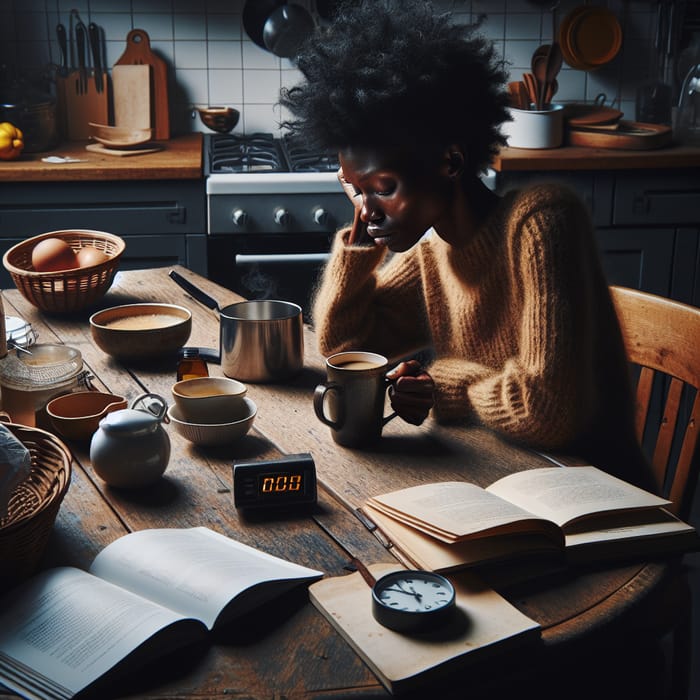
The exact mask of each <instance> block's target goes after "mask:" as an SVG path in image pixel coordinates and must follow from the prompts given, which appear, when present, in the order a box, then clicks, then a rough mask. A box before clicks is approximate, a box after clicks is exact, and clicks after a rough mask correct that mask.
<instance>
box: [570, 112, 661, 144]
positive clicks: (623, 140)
mask: <svg viewBox="0 0 700 700" xmlns="http://www.w3.org/2000/svg"><path fill="white" fill-rule="evenodd" d="M567 140H568V144H569V145H570V146H587V147H589V148H618V149H623V150H630V151H644V150H647V149H651V148H662V147H663V146H667V145H668V144H669V143H671V141H672V131H671V127H670V126H664V125H663V124H645V123H641V122H632V121H626V120H624V119H622V120H620V122H619V125H618V128H617V129H615V130H607V129H596V128H593V127H578V128H575V129H573V128H572V129H569V132H568V134H567Z"/></svg>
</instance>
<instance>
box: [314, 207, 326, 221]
mask: <svg viewBox="0 0 700 700" xmlns="http://www.w3.org/2000/svg"><path fill="white" fill-rule="evenodd" d="M313 215H314V222H315V223H317V224H318V225H319V226H325V225H326V224H327V223H328V212H327V211H326V210H325V209H324V208H323V207H316V208H315V209H314V212H313Z"/></svg>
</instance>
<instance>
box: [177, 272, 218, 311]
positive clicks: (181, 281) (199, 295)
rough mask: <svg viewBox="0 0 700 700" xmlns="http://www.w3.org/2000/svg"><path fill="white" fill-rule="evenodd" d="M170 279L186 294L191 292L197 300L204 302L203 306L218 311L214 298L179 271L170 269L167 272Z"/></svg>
mask: <svg viewBox="0 0 700 700" xmlns="http://www.w3.org/2000/svg"><path fill="white" fill-rule="evenodd" d="M168 274H169V275H170V277H171V278H172V280H173V281H174V282H175V283H176V284H178V285H179V286H180V287H182V288H183V289H184V290H185V291H186V292H187V293H188V294H191V295H192V296H193V297H194V298H195V299H196V300H197V301H199V302H201V303H202V304H204V306H206V307H208V308H210V309H213V310H214V311H220V309H219V305H218V304H217V302H216V300H215V299H212V298H211V297H210V296H209V295H208V294H206V293H205V292H203V291H202V290H201V289H200V288H199V287H195V285H193V284H192V282H190V281H189V280H186V279H185V278H184V277H183V276H182V275H181V274H180V273H179V272H175V270H170V272H168Z"/></svg>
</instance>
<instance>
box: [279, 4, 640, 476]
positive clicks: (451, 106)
mask: <svg viewBox="0 0 700 700" xmlns="http://www.w3.org/2000/svg"><path fill="white" fill-rule="evenodd" d="M473 29H474V28H473V27H464V26H462V27H460V26H456V25H455V24H453V23H452V22H451V20H450V18H449V17H448V16H447V15H442V14H438V13H436V12H435V11H434V10H433V9H432V8H431V6H430V4H429V3H428V2H424V1H423V0H420V1H416V2H414V1H413V0H408V1H406V2H398V3H396V2H393V3H392V2H390V1H389V0H359V1H358V0H355V2H352V3H349V4H347V5H345V6H343V7H341V9H340V11H339V13H338V15H337V16H336V18H335V20H334V22H333V23H332V24H331V25H330V26H328V27H327V28H324V29H321V30H319V31H318V32H317V33H316V34H315V36H313V37H312V38H311V39H310V40H309V41H308V42H307V44H306V46H305V47H304V49H303V50H302V52H301V54H300V56H299V58H298V67H299V70H300V71H301V73H302V74H303V76H304V80H303V82H302V83H301V84H299V85H297V86H295V87H294V88H291V89H289V90H286V91H283V93H282V98H281V104H282V105H283V106H284V107H285V108H286V109H288V110H289V113H290V114H291V115H292V117H291V118H290V119H289V120H288V121H287V122H285V126H286V127H287V128H289V129H290V130H291V131H293V132H298V133H300V134H301V135H302V136H303V137H304V138H305V139H308V140H313V141H315V142H316V143H317V144H318V145H319V146H322V147H326V148H333V149H336V150H338V152H339V159H340V165H341V170H340V172H339V176H340V178H341V182H342V183H343V186H344V188H345V191H346V193H347V194H348V196H349V197H350V198H351V200H352V201H353V202H354V204H355V207H356V209H355V219H354V221H353V224H352V226H349V227H347V228H345V229H343V230H341V231H339V232H338V234H337V238H336V240H335V242H334V245H333V249H332V255H331V259H330V260H329V263H328V265H327V267H326V269H325V271H324V275H323V278H322V281H321V284H320V288H319V289H318V291H317V295H316V298H315V304H314V309H313V318H314V322H315V325H316V330H317V335H318V339H319V345H320V350H321V352H322V353H324V354H326V355H329V354H331V353H335V352H338V351H340V350H346V349H367V350H374V351H377V352H381V353H383V354H385V355H388V356H390V357H394V358H400V357H407V356H409V355H410V354H411V353H412V352H413V351H415V349H416V348H420V347H424V346H429V347H431V348H432V351H433V356H434V360H433V361H432V362H431V364H430V365H429V367H425V368H424V367H422V366H421V365H420V363H419V362H418V361H417V360H415V359H414V360H409V361H406V362H402V363H400V364H399V365H398V366H397V367H396V369H395V370H394V371H393V372H392V373H390V375H389V377H390V379H392V380H394V381H393V387H392V390H391V391H390V396H391V401H392V405H393V407H394V410H396V411H397V413H398V414H399V415H400V416H401V417H403V418H404V419H405V420H407V421H409V422H411V423H415V424H420V423H421V422H422V421H423V420H424V419H425V418H426V417H427V415H428V413H429V411H430V410H432V411H433V414H434V416H435V418H436V419H437V420H438V421H454V420H462V421H468V422H471V423H480V424H483V425H485V426H487V427H489V428H491V429H493V430H495V431H497V432H498V433H500V434H501V435H503V436H505V437H507V438H509V439H511V440H514V441H516V442H518V443H521V444H525V445H528V446H532V447H535V448H538V449H545V450H558V451H566V452H570V453H574V454H578V455H580V456H584V457H585V458H586V459H588V460H589V461H590V462H591V463H593V464H595V465H597V466H599V467H601V468H604V469H607V470H608V471H610V472H612V473H614V474H616V475H618V476H621V477H622V478H624V479H626V480H628V481H631V482H634V483H636V484H639V485H641V486H643V487H645V488H649V489H653V482H652V480H651V476H650V470H649V467H648V465H647V463H646V461H645V460H644V458H643V456H642V454H641V451H640V450H639V448H638V445H637V442H636V440H635V437H634V432H633V427H632V425H633V424H632V405H633V404H632V398H631V392H630V388H629V383H628V377H627V364H626V361H625V357H624V351H623V348H622V343H621V339H620V332H619V328H618V325H617V320H616V317H615V313H614V310H613V306H612V303H611V300H610V296H609V293H608V289H607V285H606V281H605V278H604V276H603V273H602V270H601V266H600V261H599V257H598V252H597V249H596V244H595V240H594V234H593V229H592V224H591V222H590V219H589V215H588V212H587V211H586V209H585V207H584V206H583V204H582V203H581V202H580V200H579V199H578V198H577V197H576V196H575V195H574V194H573V193H572V192H570V191H569V190H567V189H565V188H564V187H562V186H560V185H554V184H551V185H544V184H542V185H534V186H530V187H528V188H526V189H523V190H521V191H518V192H511V193H508V194H506V195H504V196H503V197H498V196H496V195H495V194H494V193H492V192H491V191H490V190H488V189H487V188H486V187H485V186H484V185H483V184H482V181H481V180H480V177H479V176H480V174H481V173H482V171H483V170H484V168H485V167H486V166H487V165H488V163H489V161H490V159H491V157H492V155H493V154H494V153H495V152H496V150H497V149H498V147H499V146H500V145H502V144H503V143H504V138H503V137H502V135H501V133H500V130H499V129H500V126H501V124H502V123H503V122H504V121H505V120H507V119H508V118H509V117H508V111H507V109H506V108H507V97H506V94H505V92H504V90H503V84H504V82H505V80H506V75H505V73H504V72H503V71H502V69H501V68H500V67H499V66H498V65H497V64H496V63H495V61H494V53H493V49H492V47H491V45H490V44H488V43H487V42H486V41H485V40H483V38H481V37H479V36H478V35H476V34H475V33H474V32H473ZM426 232H428V233H427V235H426Z"/></svg>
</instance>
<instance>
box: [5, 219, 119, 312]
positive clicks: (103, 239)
mask: <svg viewBox="0 0 700 700" xmlns="http://www.w3.org/2000/svg"><path fill="white" fill-rule="evenodd" d="M125 248H126V244H125V243H124V240H123V239H122V238H120V237H119V236H116V235H115V234H113V233H106V232H104V231H92V230H88V229H73V230H60V231H49V232H47V233H42V234H39V235H37V236H32V237H31V238H28V239H26V240H25V241H22V242H21V243H17V244H16V245H14V246H12V247H11V248H10V249H9V250H8V251H7V252H6V253H5V255H4V256H3V259H2V262H3V265H4V266H5V269H6V270H7V271H8V272H9V273H10V275H11V276H12V281H13V282H14V283H15V286H16V287H17V289H18V290H19V291H20V292H21V293H22V295H23V296H24V297H25V298H26V299H27V301H29V302H30V303H31V304H33V305H34V306H36V307H37V308H39V309H41V310H42V311H47V312H50V313H70V312H74V311H80V310H82V309H84V308H87V307H90V306H92V305H93V304H95V303H96V302H97V301H99V300H100V299H101V298H102V297H103V296H104V295H105V293H106V292H107V290H108V289H109V287H110V286H111V284H112V280H113V279H114V275H115V273H116V271H117V267H118V265H119V259H120V257H121V255H122V253H123V252H124V249H125Z"/></svg>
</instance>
